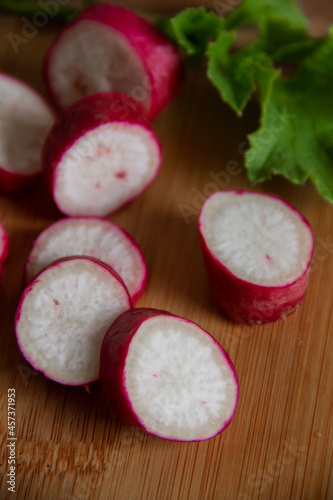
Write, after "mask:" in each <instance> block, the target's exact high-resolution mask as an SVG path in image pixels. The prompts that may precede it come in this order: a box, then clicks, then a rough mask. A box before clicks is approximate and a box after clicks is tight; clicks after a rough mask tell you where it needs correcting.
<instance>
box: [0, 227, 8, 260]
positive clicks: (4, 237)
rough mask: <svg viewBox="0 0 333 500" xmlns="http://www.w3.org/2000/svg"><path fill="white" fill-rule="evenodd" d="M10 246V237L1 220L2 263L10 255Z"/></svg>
mask: <svg viewBox="0 0 333 500" xmlns="http://www.w3.org/2000/svg"><path fill="white" fill-rule="evenodd" d="M8 246H9V238H8V236H7V233H6V231H5V228H4V227H3V225H2V224H1V222H0V265H2V263H3V262H4V261H5V260H6V258H7V256H8Z"/></svg>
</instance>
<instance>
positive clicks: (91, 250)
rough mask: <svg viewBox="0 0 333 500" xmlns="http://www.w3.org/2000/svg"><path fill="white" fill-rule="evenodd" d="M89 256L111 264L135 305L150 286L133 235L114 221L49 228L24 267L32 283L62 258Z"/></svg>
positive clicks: (74, 221) (79, 220) (72, 221)
mask: <svg viewBox="0 0 333 500" xmlns="http://www.w3.org/2000/svg"><path fill="white" fill-rule="evenodd" d="M71 255H86V256H88V257H95V258H97V259H99V260H101V261H102V262H104V263H105V264H107V265H109V266H110V267H112V268H113V269H115V271H116V272H117V273H118V274H119V275H120V276H121V277H122V279H123V280H124V282H125V285H126V287H127V289H128V291H129V293H130V295H131V298H132V302H133V303H135V302H136V301H137V300H138V299H139V297H140V296H141V295H142V293H143V291H144V289H145V287H146V284H147V274H148V271H147V265H146V262H145V259H144V256H143V254H142V251H141V249H140V247H139V246H138V244H137V243H136V242H135V241H134V239H133V238H132V236H131V235H130V234H129V233H128V232H127V231H125V230H124V229H122V228H121V227H119V226H118V225H117V224H115V223H114V222H111V221H109V220H106V219H102V218H98V217H68V218H65V219H61V220H59V221H57V222H55V223H54V224H52V225H51V226H49V227H47V228H46V229H45V230H44V231H43V232H42V233H41V234H40V235H39V236H38V237H37V238H36V240H35V241H34V245H33V248H32V250H31V251H30V253H29V256H28V258H27V261H26V265H25V282H26V283H29V282H30V281H31V280H32V279H34V278H35V276H36V275H37V274H38V273H39V272H40V271H41V270H42V269H44V268H45V267H47V266H49V265H50V264H51V263H52V262H53V261H55V260H57V259H59V258H61V257H69V256H71Z"/></svg>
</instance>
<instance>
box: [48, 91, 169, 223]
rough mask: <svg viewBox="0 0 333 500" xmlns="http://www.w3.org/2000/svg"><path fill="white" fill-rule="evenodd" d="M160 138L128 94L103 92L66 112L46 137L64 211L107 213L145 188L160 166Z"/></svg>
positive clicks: (55, 189) (57, 197) (54, 186)
mask: <svg viewBox="0 0 333 500" xmlns="http://www.w3.org/2000/svg"><path fill="white" fill-rule="evenodd" d="M160 161H161V150H160V145H159V142H158V139H157V137H156V135H155V134H154V132H153V131H152V129H151V126H150V124H149V122H148V121H147V119H146V117H145V115H144V114H143V113H142V109H141V106H140V105H139V104H138V103H137V102H136V101H134V99H132V98H131V97H129V96H127V95H126V94H122V93H119V92H98V93H97V94H93V95H90V96H87V97H84V98H83V99H81V100H80V101H78V102H76V103H75V104H73V106H71V107H70V108H68V109H67V110H66V111H64V112H63V113H62V115H61V116H60V117H59V119H58V120H57V122H56V124H55V126H54V127H53V128H52V130H51V132H50V134H49V136H48V137H47V139H46V142H45V145H44V149H43V168H44V172H45V175H46V178H47V181H48V184H49V186H50V189H51V191H52V193H53V198H54V201H55V203H56V204H57V206H58V208H59V210H60V211H61V212H63V213H64V214H66V215H75V216H78V215H83V216H85V215H87V216H106V215H108V214H110V213H112V212H115V211H116V210H119V209H120V208H121V207H122V206H123V205H124V204H126V203H128V202H129V201H131V200H132V199H133V198H135V197H136V196H138V195H139V194H140V193H141V192H142V191H144V190H145V189H146V188H147V187H148V186H149V184H150V183H151V182H152V181H153V179H154V178H155V176H156V175H157V172H158V170H159V167H160Z"/></svg>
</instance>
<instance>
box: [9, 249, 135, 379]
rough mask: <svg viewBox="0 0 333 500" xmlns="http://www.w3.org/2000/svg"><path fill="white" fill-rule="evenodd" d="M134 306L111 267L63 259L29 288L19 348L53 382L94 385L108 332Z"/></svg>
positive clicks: (19, 319) (20, 315) (18, 321)
mask: <svg viewBox="0 0 333 500" xmlns="http://www.w3.org/2000/svg"><path fill="white" fill-rule="evenodd" d="M131 307H132V305H131V299H130V297H129V295H128V292H127V289H126V287H125V285H124V284H123V282H122V280H121V279H120V278H119V276H118V275H116V274H115V272H114V271H113V270H112V269H111V268H109V267H107V266H106V265H104V264H102V263H101V262H99V261H97V260H94V259H90V258H86V257H75V258H74V257H73V258H69V259H65V260H61V261H58V262H57V263H54V264H52V265H51V266H50V267H48V268H47V269H45V270H44V271H42V272H41V273H40V274H39V276H38V277H37V278H36V279H35V280H34V281H33V282H32V283H31V284H30V285H29V286H28V287H27V288H26V289H25V291H24V293H23V296H22V298H21V301H20V304H19V307H18V310H17V313H16V318H15V329H16V338H17V343H18V346H19V348H20V350H21V352H22V354H23V356H24V357H25V358H26V360H27V361H28V362H29V363H30V364H31V365H32V366H33V367H34V368H35V369H36V370H38V371H41V372H42V373H43V374H44V375H45V376H46V377H48V378H50V379H51V380H54V381H55V382H59V383H61V384H66V385H85V384H89V383H90V382H93V381H95V380H97V379H98V372H99V353H100V348H101V343H102V340H103V337H104V335H105V332H106V331H107V329H108V327H109V326H110V324H111V323H112V321H113V320H114V319H115V318H116V317H117V316H118V315H119V314H121V313H122V312H123V311H125V310H127V309H129V308H131Z"/></svg>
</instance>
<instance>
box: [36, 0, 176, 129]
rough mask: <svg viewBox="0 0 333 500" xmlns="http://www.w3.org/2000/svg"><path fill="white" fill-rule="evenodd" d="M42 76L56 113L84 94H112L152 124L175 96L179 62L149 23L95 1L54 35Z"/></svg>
mask: <svg viewBox="0 0 333 500" xmlns="http://www.w3.org/2000/svg"><path fill="white" fill-rule="evenodd" d="M44 75H45V81H46V84H47V87H48V89H49V91H50V94H51V96H52V98H53V100H54V102H55V103H56V104H57V106H58V107H59V108H60V109H64V108H66V107H68V106H70V105H71V104H73V103H74V102H75V101H77V100H79V99H81V98H82V97H84V96H86V95H89V94H93V93H95V92H98V91H105V90H109V91H112V90H116V91H121V92H125V93H126V94H128V95H130V96H132V97H133V98H135V99H137V100H138V101H140V102H141V104H142V106H143V108H144V110H145V112H146V113H147V115H148V117H149V118H150V119H153V118H154V117H155V116H157V115H158V114H159V113H160V112H161V111H162V110H163V109H164V107H165V106H166V105H167V104H168V103H169V102H170V101H171V100H172V99H173V98H174V97H175V95H176V94H177V93H178V91H179V89H180V86H181V83H182V80H183V62H182V58H181V56H180V54H179V52H178V50H177V49H176V47H175V46H174V45H173V44H172V43H171V42H170V40H169V39H168V38H167V37H166V36H165V35H164V34H163V33H162V32H161V31H160V30H158V29H157V28H155V27H154V26H153V25H152V24H151V23H150V22H148V21H146V20H145V19H143V18H142V17H140V16H138V15H137V14H135V13H134V12H132V11H130V10H128V9H125V8H123V7H120V6H118V5H112V4H110V3H103V2H100V3H96V4H94V5H90V6H89V7H87V8H86V9H84V10H83V11H82V12H81V14H80V15H79V16H78V17H77V18H76V19H75V20H74V21H73V22H72V23H70V24H69V25H68V26H67V27H66V28H64V29H63V30H62V31H61V32H60V33H59V35H58V36H57V38H56V40H55V41H54V42H53V44H52V45H51V47H50V49H49V50H48V52H47V55H46V58H45V65H44Z"/></svg>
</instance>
